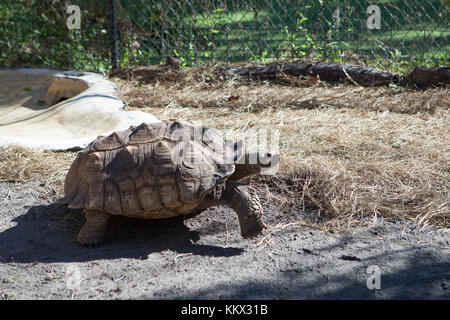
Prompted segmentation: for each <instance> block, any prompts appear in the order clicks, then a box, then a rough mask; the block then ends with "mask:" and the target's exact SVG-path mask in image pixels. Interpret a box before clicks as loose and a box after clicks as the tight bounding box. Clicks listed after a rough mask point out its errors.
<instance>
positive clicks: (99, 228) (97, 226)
mask: <svg viewBox="0 0 450 320" xmlns="http://www.w3.org/2000/svg"><path fill="white" fill-rule="evenodd" d="M83 215H84V217H85V218H86V223H85V224H84V226H83V227H82V228H81V230H80V232H79V233H78V235H77V241H78V242H79V243H80V244H82V245H85V246H96V245H99V244H101V243H103V241H104V240H105V235H106V225H107V223H108V219H109V217H110V216H111V215H110V214H109V213H106V212H103V211H98V210H86V209H83Z"/></svg>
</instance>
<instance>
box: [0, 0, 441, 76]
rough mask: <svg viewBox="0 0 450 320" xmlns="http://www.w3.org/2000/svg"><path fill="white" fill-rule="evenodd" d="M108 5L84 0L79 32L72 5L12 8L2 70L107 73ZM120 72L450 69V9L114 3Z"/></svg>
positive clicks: (1, 37)
mask: <svg viewBox="0 0 450 320" xmlns="http://www.w3.org/2000/svg"><path fill="white" fill-rule="evenodd" d="M108 2H109V1H94V0H91V1H89V0H80V1H71V3H70V4H72V5H77V6H78V7H79V8H80V28H79V29H72V30H70V29H68V27H67V20H68V19H69V18H71V17H72V13H70V12H69V13H68V12H67V2H65V1H60V0H48V1H44V2H43V1H32V0H28V1H27V0H14V1H12V0H3V1H2V3H1V4H0V29H1V32H0V48H1V53H0V66H11V65H20V64H33V65H44V66H45V65H48V66H63V67H71V68H77V69H88V70H89V69H93V70H96V71H105V70H108V69H109V68H110V66H111V62H110V54H111V53H110V52H111V50H110V49H111V43H113V42H111V39H110V36H111V28H109V26H110V25H111V24H110V15H108ZM114 4H115V19H116V25H117V30H113V31H115V32H117V35H118V38H117V48H118V63H119V64H120V65H148V64H157V63H161V62H163V61H165V57H166V56H168V55H170V56H174V57H177V58H178V59H179V60H180V62H181V63H182V64H183V65H186V66H191V65H198V64H201V63H204V62H238V61H263V62H264V61H267V60H269V59H277V60H285V59H296V58H309V59H311V58H315V59H327V60H334V61H338V60H340V59H342V58H343V57H346V56H349V55H350V56H361V57H367V59H369V61H371V62H373V63H376V61H378V60H381V59H388V60H392V61H394V60H395V61H406V62H408V63H415V64H421V65H437V64H440V65H448V64H449V60H450V56H449V52H450V27H449V7H450V1H449V0H425V1H419V0H393V1H366V0H358V1H356V0H337V1H329V0H322V1H320V0H318V1H312V0H302V1H299V0H297V1H294V0H246V1H244V0H230V1H215V0H185V1H156V0H135V1H126V0H115V1H114Z"/></svg>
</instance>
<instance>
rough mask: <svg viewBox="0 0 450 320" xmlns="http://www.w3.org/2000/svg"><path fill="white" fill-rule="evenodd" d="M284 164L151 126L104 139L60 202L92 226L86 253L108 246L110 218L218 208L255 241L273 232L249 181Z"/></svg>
mask: <svg viewBox="0 0 450 320" xmlns="http://www.w3.org/2000/svg"><path fill="white" fill-rule="evenodd" d="M252 157H253V159H255V158H256V161H250V160H251V159H252ZM278 160H279V155H278V154H270V153H267V152H259V153H258V152H253V153H249V152H243V151H242V143H232V142H231V141H225V140H223V139H222V138H221V136H220V135H219V134H218V132H217V131H215V130H214V129H211V128H208V127H204V126H201V125H196V124H191V123H187V122H181V121H176V120H175V121H174V120H170V121H161V122H158V123H145V122H144V123H142V124H141V125H139V126H131V127H130V128H128V129H127V130H124V131H116V132H114V133H112V134H110V135H109V136H99V137H98V138H97V139H95V140H94V141H93V142H91V143H90V144H89V145H88V146H87V147H86V148H85V149H84V150H82V151H81V152H79V153H78V155H77V157H76V159H75V161H74V162H73V164H72V165H71V167H70V169H69V171H68V173H67V176H66V179H65V183H64V197H63V198H62V199H60V200H59V201H58V202H60V203H64V204H66V205H67V206H68V208H71V209H83V210H82V213H83V215H84V217H85V218H86V222H85V224H84V225H83V227H82V228H81V230H80V231H79V233H78V235H77V241H78V242H79V243H80V244H82V245H89V246H95V245H99V244H101V243H102V242H104V238H105V233H106V225H107V221H108V219H109V218H110V217H111V215H123V216H126V217H132V218H143V219H162V218H169V217H174V216H180V215H186V216H189V214H191V213H193V214H192V215H195V214H196V213H199V212H202V211H203V210H205V209H207V208H210V207H214V206H218V205H225V206H228V207H231V208H232V209H233V210H234V211H235V212H236V213H237V215H238V220H239V224H240V229H241V230H240V231H241V235H242V236H243V237H244V238H253V237H255V236H258V235H259V234H261V233H262V230H263V229H264V228H266V225H265V224H264V222H263V219H262V214H263V209H262V206H261V203H260V200H259V198H258V195H257V193H256V191H255V189H254V188H252V187H251V186H250V185H249V183H248V180H249V177H250V176H252V175H254V174H257V173H260V172H261V170H264V168H267V167H271V166H273V165H276V164H277V163H278ZM251 162H255V163H251Z"/></svg>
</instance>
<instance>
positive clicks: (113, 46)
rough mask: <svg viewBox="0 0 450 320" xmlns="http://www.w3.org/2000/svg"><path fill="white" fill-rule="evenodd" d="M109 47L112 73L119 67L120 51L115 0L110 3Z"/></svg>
mask: <svg viewBox="0 0 450 320" xmlns="http://www.w3.org/2000/svg"><path fill="white" fill-rule="evenodd" d="M108 24H109V45H110V52H111V72H114V71H115V70H116V69H117V68H118V67H119V50H118V47H117V24H116V14H115V4H114V0H109V1H108Z"/></svg>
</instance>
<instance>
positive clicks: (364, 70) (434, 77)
mask: <svg viewBox="0 0 450 320" xmlns="http://www.w3.org/2000/svg"><path fill="white" fill-rule="evenodd" d="M221 69H222V72H223V71H225V75H226V76H235V75H239V76H246V77H250V78H259V79H275V78H277V77H279V76H282V75H288V76H293V77H300V76H306V77H316V78H318V79H320V80H321V81H326V82H334V83H336V82H338V83H342V82H350V83H353V84H356V85H359V86H364V87H369V86H387V85H389V84H391V83H394V84H397V85H400V86H416V87H419V88H426V87H429V86H445V85H448V84H449V83H450V68H448V67H441V68H434V69H429V68H423V67H416V68H415V69H414V71H413V72H412V73H411V74H409V75H407V76H403V75H399V74H395V73H392V72H389V71H384V70H380V69H376V68H371V67H367V66H357V65H347V64H339V63H325V62H309V61H307V62H296V63H281V64H272V65H267V66H249V67H243V68H235V67H225V68H223V67H222V68H221Z"/></svg>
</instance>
